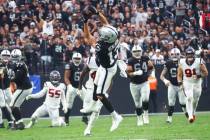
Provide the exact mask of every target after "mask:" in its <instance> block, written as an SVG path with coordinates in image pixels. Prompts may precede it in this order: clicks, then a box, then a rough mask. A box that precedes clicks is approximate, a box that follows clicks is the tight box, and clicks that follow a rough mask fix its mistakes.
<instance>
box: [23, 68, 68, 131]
mask: <svg viewBox="0 0 210 140" xmlns="http://www.w3.org/2000/svg"><path fill="white" fill-rule="evenodd" d="M49 78H50V81H47V82H45V83H44V87H43V89H42V90H41V91H40V92H38V93H36V94H31V95H28V96H27V97H26V100H29V99H37V98H41V97H43V96H44V95H46V97H45V101H44V103H43V104H42V105H41V106H40V107H39V108H37V110H36V111H35V112H34V113H33V115H32V116H31V121H30V122H29V124H28V125H27V126H26V128H31V127H32V126H33V125H34V124H35V122H36V120H37V119H38V118H39V117H43V116H45V115H49V117H50V118H51V120H52V121H51V126H52V127H53V126H65V122H64V121H63V119H61V118H60V117H59V108H60V102H61V103H62V105H63V111H64V113H66V112H67V103H66V98H65V89H66V86H65V84H64V83H61V82H60V80H61V75H60V73H59V72H58V71H56V70H53V71H52V72H50V77H49Z"/></svg>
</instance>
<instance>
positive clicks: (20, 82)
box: [10, 61, 32, 90]
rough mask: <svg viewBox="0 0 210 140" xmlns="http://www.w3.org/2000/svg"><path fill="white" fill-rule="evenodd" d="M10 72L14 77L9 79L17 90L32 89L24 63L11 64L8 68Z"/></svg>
mask: <svg viewBox="0 0 210 140" xmlns="http://www.w3.org/2000/svg"><path fill="white" fill-rule="evenodd" d="M10 68H11V70H12V71H13V72H14V77H13V78H12V79H11V81H12V82H15V84H16V85H17V89H22V90H24V89H29V88H32V84H31V81H30V79H29V73H28V67H27V66H26V64H25V63H24V62H22V61H21V62H17V63H13V64H11V66H10Z"/></svg>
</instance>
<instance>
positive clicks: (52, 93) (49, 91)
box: [32, 82, 66, 109]
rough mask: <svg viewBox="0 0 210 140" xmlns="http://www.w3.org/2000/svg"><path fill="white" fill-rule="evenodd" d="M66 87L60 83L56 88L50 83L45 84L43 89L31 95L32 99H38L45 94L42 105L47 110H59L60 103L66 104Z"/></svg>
mask: <svg viewBox="0 0 210 140" xmlns="http://www.w3.org/2000/svg"><path fill="white" fill-rule="evenodd" d="M65 89H66V86H65V84H63V83H60V84H59V85H58V86H54V85H53V84H52V83H51V82H45V83H44V87H43V89H42V90H41V91H40V92H39V93H36V94H32V98H40V97H42V96H44V95H45V94H46V97H45V101H44V104H46V105H47V106H48V107H49V108H55V109H57V108H60V102H61V101H62V104H63V103H65V104H66V99H65Z"/></svg>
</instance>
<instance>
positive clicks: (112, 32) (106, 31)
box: [98, 25, 119, 44]
mask: <svg viewBox="0 0 210 140" xmlns="http://www.w3.org/2000/svg"><path fill="white" fill-rule="evenodd" d="M98 33H99V41H102V42H105V43H109V44H114V43H115V41H117V40H118V36H119V34H118V31H117V29H116V28H115V27H113V26H110V25H105V26H103V27H101V28H100V29H99V32H98Z"/></svg>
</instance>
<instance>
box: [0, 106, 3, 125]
mask: <svg viewBox="0 0 210 140" xmlns="http://www.w3.org/2000/svg"><path fill="white" fill-rule="evenodd" d="M0 123H3V118H2V111H1V109H0Z"/></svg>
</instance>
